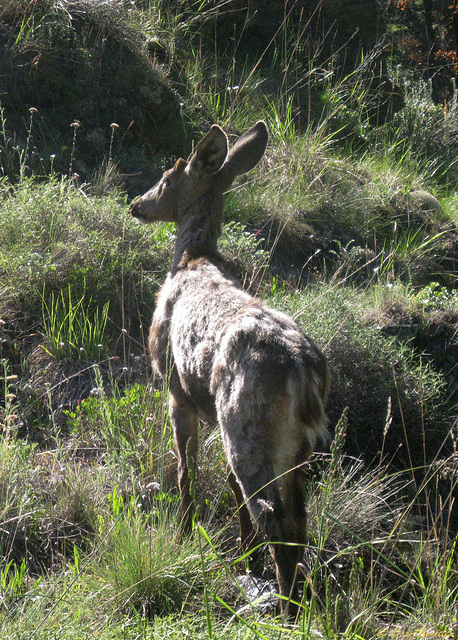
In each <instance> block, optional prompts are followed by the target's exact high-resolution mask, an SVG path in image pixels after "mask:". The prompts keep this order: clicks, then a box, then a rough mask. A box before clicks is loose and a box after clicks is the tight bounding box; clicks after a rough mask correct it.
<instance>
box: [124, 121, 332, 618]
mask: <svg viewBox="0 0 458 640" xmlns="http://www.w3.org/2000/svg"><path fill="white" fill-rule="evenodd" d="M267 139H268V134H267V128H266V125H265V124H264V122H262V121H260V122H258V123H257V124H256V125H255V126H254V127H252V128H251V129H249V130H248V131H247V132H246V133H245V134H244V135H242V136H241V137H240V138H239V139H238V140H237V142H236V143H235V144H234V146H233V147H232V149H231V150H230V151H229V153H228V140H227V137H226V134H225V133H224V132H223V131H222V129H220V127H218V126H217V125H213V126H212V128H211V129H210V131H209V132H208V133H207V134H206V135H205V136H204V137H203V139H202V140H201V141H200V142H199V144H198V145H197V147H196V149H195V152H194V153H193V154H192V156H191V158H190V160H189V161H188V162H186V161H185V160H183V159H179V160H178V161H177V162H176V164H175V166H174V167H173V169H170V170H169V171H166V172H165V173H164V175H163V176H162V178H161V180H159V182H158V183H157V184H156V185H155V186H154V187H153V188H152V189H150V190H149V191H148V192H147V193H145V195H143V196H141V197H139V198H137V199H136V200H135V201H134V202H133V203H132V209H131V212H132V215H133V216H135V217H136V218H138V219H139V220H141V221H143V222H155V221H157V220H163V221H169V222H175V223H176V225H177V231H176V240H175V249H174V256H173V263H172V267H171V270H170V273H169V275H168V277H167V280H166V282H165V284H164V285H163V287H162V289H161V291H160V292H159V294H158V298H157V305H156V310H155V312H154V315H153V321H152V325H151V330H150V334H149V348H150V352H151V357H152V361H153V367H154V369H155V371H156V372H157V373H159V374H160V375H161V376H162V377H164V378H165V376H166V375H168V376H169V384H170V396H169V410H170V419H171V422H172V425H173V429H174V435H175V439H176V445H177V449H178V479H179V488H180V495H181V518H182V530H183V531H185V532H186V531H189V530H190V529H191V525H192V515H193V509H192V498H191V492H190V471H189V467H190V466H191V468H192V469H194V470H195V469H197V465H196V454H197V428H198V420H199V418H202V419H203V420H205V421H207V422H211V423H218V424H219V427H220V429H221V437H222V442H223V446H224V451H225V454H226V456H227V460H228V462H229V467H230V472H229V482H230V485H231V487H232V489H233V490H234V494H235V498H236V502H237V506H238V510H239V516H240V537H241V541H242V543H247V542H248V541H249V540H250V537H251V536H252V533H253V531H252V525H251V520H250V514H251V517H252V519H253V520H254V522H255V523H256V524H257V525H258V527H259V528H260V529H261V530H262V531H263V532H264V534H265V536H266V538H267V542H268V543H269V548H270V551H271V554H272V556H273V559H274V562H275V568H276V573H277V580H278V585H279V593H280V596H281V597H280V608H281V611H282V612H285V613H288V615H295V614H296V613H297V605H295V604H294V603H293V602H291V601H297V598H298V587H297V578H296V574H297V563H298V561H299V560H300V558H301V554H302V553H303V547H304V545H305V542H306V538H305V525H306V510H305V498H304V486H303V478H302V477H301V469H300V467H301V465H302V463H303V462H304V461H305V460H306V459H307V457H308V456H309V455H310V454H311V452H312V449H313V447H314V444H315V441H316V438H317V436H323V435H325V434H326V416H325V411H324V407H325V403H326V399H327V395H328V389H329V373H328V367H327V365H326V361H325V358H324V356H323V354H322V353H321V352H320V351H319V349H318V348H317V347H316V346H315V344H314V343H313V342H312V340H310V338H308V337H306V336H305V335H304V334H303V333H302V331H301V330H300V329H299V327H298V326H297V325H296V324H295V323H294V322H293V320H292V319H291V318H289V317H288V316H287V315H285V314H283V313H280V312H279V311H275V310H273V309H270V308H268V307H267V306H266V305H264V304H263V303H262V302H261V301H260V300H258V299H255V298H253V297H252V296H250V295H249V294H248V293H246V292H245V291H243V290H242V288H241V286H240V285H239V284H238V283H237V281H236V280H234V278H232V277H231V275H229V273H228V271H227V268H226V265H225V262H224V259H223V258H222V256H221V255H220V254H219V252H218V249H217V242H218V238H219V236H220V235H221V225H222V222H223V194H224V192H225V191H226V190H227V189H228V188H229V187H230V185H231V184H232V182H233V180H234V179H235V178H236V177H237V176H239V175H241V174H243V173H246V172H247V171H250V170H251V169H252V168H253V167H254V166H255V165H256V164H257V163H258V161H259V160H260V159H261V158H262V156H263V154H264V151H265V148H266V145H267ZM247 507H248V509H247ZM285 543H286V544H285Z"/></svg>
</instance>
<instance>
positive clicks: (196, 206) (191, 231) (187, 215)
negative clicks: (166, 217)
mask: <svg viewBox="0 0 458 640" xmlns="http://www.w3.org/2000/svg"><path fill="white" fill-rule="evenodd" d="M222 218H223V198H222V195H221V194H219V193H218V194H214V193H206V194H204V195H203V196H201V197H200V198H199V199H198V200H196V201H194V202H193V203H192V205H190V206H189V207H188V208H187V209H185V210H184V211H183V215H182V216H181V221H180V222H179V224H178V227H177V237H176V240H175V251H174V256H173V264H172V274H175V273H176V271H177V270H178V268H180V267H183V266H185V265H186V264H187V262H188V261H189V260H194V259H197V258H202V257H209V258H212V257H213V258H214V257H219V252H218V238H219V237H220V235H221V226H222Z"/></svg>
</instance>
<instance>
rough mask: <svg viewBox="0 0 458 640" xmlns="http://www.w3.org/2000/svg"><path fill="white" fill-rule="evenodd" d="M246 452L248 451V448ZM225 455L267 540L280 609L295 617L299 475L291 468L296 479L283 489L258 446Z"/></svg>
mask: <svg viewBox="0 0 458 640" xmlns="http://www.w3.org/2000/svg"><path fill="white" fill-rule="evenodd" d="M226 442H227V437H226ZM229 450H230V449H229ZM226 451H228V449H227V448H226ZM245 452H246V453H248V451H247V449H245ZM228 458H229V462H230V464H231V467H232V469H233V472H234V475H235V476H236V477H237V480H238V484H239V485H240V487H241V491H242V494H243V497H244V499H245V502H246V504H247V506H248V509H249V511H250V513H251V515H252V517H253V519H254V520H255V521H256V522H257V524H258V526H259V527H260V529H261V530H262V531H263V533H264V535H265V536H266V539H267V542H268V543H269V549H270V552H271V555H272V557H273V560H274V563H275V570H276V574H277V581H278V588H279V593H280V596H281V599H280V610H281V612H282V613H284V614H285V615H287V616H289V617H292V618H294V617H296V615H297V613H298V606H297V605H295V604H294V603H293V602H290V599H291V600H294V601H296V602H297V600H298V597H299V590H298V584H297V563H298V562H299V561H300V559H301V556H302V553H303V545H304V544H305V532H303V531H302V528H303V527H305V518H306V516H305V506H304V504H303V502H302V499H303V492H302V490H301V488H300V483H299V477H298V476H297V477H296V475H297V474H296V473H295V472H294V471H292V472H290V473H291V474H293V477H294V478H295V480H294V481H293V480H292V479H291V480H289V481H288V482H287V483H284V482H283V483H282V484H284V485H285V486H286V485H289V486H288V488H287V491H285V492H283V491H282V489H281V482H280V480H279V479H278V478H276V475H275V472H274V468H273V464H272V461H271V459H270V456H269V455H268V454H267V453H265V454H263V453H262V450H261V449H260V447H259V446H258V447H255V448H254V449H253V451H252V454H251V455H250V454H248V457H247V458H244V456H232V459H231V456H230V454H229V455H228ZM289 475H290V474H288V476H289ZM288 491H292V492H293V496H292V497H288V498H287V499H283V496H282V494H283V493H288Z"/></svg>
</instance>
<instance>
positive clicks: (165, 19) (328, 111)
mask: <svg viewBox="0 0 458 640" xmlns="http://www.w3.org/2000/svg"><path fill="white" fill-rule="evenodd" d="M198 5H199V6H198ZM220 19H221V16H220V15H219V13H216V12H213V11H212V10H211V9H209V8H208V6H207V5H205V7H204V4H202V6H200V3H168V2H159V1H153V0H150V2H134V3H123V2H118V1H116V0H113V1H111V2H103V3H95V2H91V1H89V0H77V1H75V2H59V3H57V2H51V1H47V0H41V1H36V2H34V3H30V2H22V1H20V0H12V1H11V2H8V3H6V4H5V6H4V7H2V8H0V46H1V56H0V58H1V59H0V64H1V65H2V66H1V69H2V70H3V71H5V70H6V71H8V72H9V75H8V74H6V73H2V75H1V82H2V83H3V84H2V94H1V96H0V594H1V599H2V605H3V606H2V609H1V611H0V636H1V637H5V638H12V639H13V638H14V639H17V640H25V639H27V640H31V639H32V638H33V639H41V638H42V639H45V638H46V639H48V638H55V639H59V640H69V639H70V638H78V639H80V638H93V637H97V638H102V639H104V638H106V639H107V640H108V638H110V640H111V639H112V638H120V639H121V638H145V639H147V638H151V639H152V638H162V637H167V638H169V637H170V638H177V639H178V638H180V640H181V638H183V637H185V636H189V637H193V638H215V639H219V638H221V639H222V638H228V637H230V638H244V639H247V638H258V637H259V638H274V637H275V638H288V637H297V636H298V637H302V638H319V637H321V638H322V637H325V638H329V639H332V638H337V637H340V638H348V639H350V638H352V639H357V638H358V639H361V638H367V639H369V638H387V639H388V638H397V637H401V636H402V637H409V638H420V637H423V638H424V637H431V638H436V637H437V638H439V637H441V638H453V637H455V636H456V626H454V625H456V618H457V613H458V605H457V583H458V581H457V577H458V576H457V553H456V535H457V526H458V509H457V498H458V496H457V486H456V485H457V473H458V470H457V465H458V453H457V430H456V429H457V427H456V425H457V423H456V416H457V404H458V403H457V379H458V377H457V376H458V374H457V372H458V368H457V353H458V342H457V326H458V293H457V273H458V268H457V261H458V230H457V221H458V200H457V198H456V195H455V192H456V180H457V175H458V174H457V167H456V158H457V153H456V144H457V139H456V135H454V132H455V129H456V119H457V114H458V111H457V106H456V104H455V103H452V104H449V105H447V109H444V108H443V107H438V106H435V105H434V104H433V103H432V102H431V100H430V98H429V95H428V86H427V85H425V84H423V83H422V82H421V81H419V80H418V79H415V78H414V77H413V76H412V74H411V73H410V72H409V73H407V72H406V71H404V70H403V69H402V67H394V66H393V67H392V68H391V69H390V73H391V74H392V76H393V78H394V76H396V77H395V80H396V82H397V84H398V85H399V86H402V89H403V94H404V97H405V103H406V104H405V107H404V109H402V110H401V111H399V112H398V113H396V114H395V115H393V117H392V118H391V119H387V121H386V122H385V123H384V124H383V125H381V126H377V127H376V126H374V124H373V118H372V116H371V117H369V111H370V110H369V109H368V103H369V102H370V96H369V95H368V93H367V87H366V84H365V82H364V77H365V73H366V71H367V67H366V66H365V65H366V64H368V63H366V61H365V60H363V61H362V62H361V65H360V67H357V68H356V69H355V70H354V71H353V72H351V73H348V72H347V71H346V72H345V73H344V72H342V71H339V68H338V67H337V66H336V65H337V61H336V59H334V58H333V57H332V56H331V57H329V58H328V59H327V60H324V61H323V59H319V58H318V56H317V55H315V54H310V51H309V50H308V48H307V45H306V42H304V41H303V40H302V39H301V37H300V36H301V28H299V26H300V25H298V24H296V23H293V22H291V20H292V17H291V16H289V17H288V16H285V17H284V18H283V19H282V20H283V21H280V23H279V25H278V31H277V32H276V33H277V35H276V37H275V38H274V39H272V41H271V43H270V45H269V47H268V48H267V49H264V48H259V47H258V48H257V50H256V51H255V50H254V48H253V47H252V48H251V49H250V47H249V46H248V47H247V46H246V42H245V43H244V39H243V38H242V37H241V38H240V40H238V41H237V40H236V39H235V40H231V39H230V38H228V39H227V42H230V44H229V45H227V46H222V41H221V40H220V39H218V38H221V36H218V33H220V29H221V22H218V21H220ZM242 29H243V25H242ZM242 35H243V31H242ZM250 37H251V36H250ZM237 42H238V44H237ZM224 43H225V44H226V40H224ZM113 52H114V53H113ZM108 54H110V55H108ZM134 60H135V61H136V63H135V64H134V63H133V61H134ZM5 65H6V66H5ZM41 65H42V66H41ZM106 65H108V67H107V66H106ZM75 69H78V76H77V78H76V81H74V82H73V81H72V80H75V73H76V71H75ZM94 69H96V70H97V74H95V72H94ZM102 80H103V82H102ZM59 82H60V83H61V84H59ZM8 83H9V84H8ZM102 89H103V91H102ZM158 96H159V97H158ZM165 113H167V119H166V122H165V123H164V122H163V123H162V124H160V123H161V116H162V115H163V114H165ZM56 114H57V115H56ZM371 114H373V111H371ZM259 118H262V119H264V120H265V121H266V123H267V125H268V128H269V133H270V142H269V146H268V150H267V153H266V156H265V158H264V159H263V161H262V162H261V163H260V164H259V165H258V166H257V167H256V169H255V170H254V171H253V172H251V173H250V174H249V175H248V176H246V178H245V179H244V180H243V181H240V182H239V183H238V184H237V185H236V186H235V188H233V189H232V190H231V192H230V193H229V194H228V195H227V201H226V210H225V211H226V225H225V228H224V231H223V236H222V238H221V240H220V248H221V251H222V253H223V254H224V255H225V256H226V258H227V259H228V261H229V262H230V267H231V270H232V271H233V273H234V274H236V275H237V276H238V277H239V278H240V280H241V281H242V282H243V283H244V286H245V287H246V288H247V289H248V290H250V291H251V292H252V293H254V294H256V295H258V296H259V297H261V298H263V299H264V300H266V301H267V302H268V303H269V304H271V305H272V306H274V307H275V308H278V309H282V310H285V311H286V312H287V313H289V314H291V315H292V316H293V317H294V318H295V319H296V320H297V321H298V323H299V324H300V326H302V327H303V329H304V331H306V333H307V334H309V335H311V336H313V338H314V339H315V340H316V342H317V343H318V344H319V345H320V347H321V348H322V349H323V351H324V353H325V354H326V356H327V357H328V359H329V363H330V367H331V370H332V376H333V386H332V392H331V397H330V401H329V411H328V414H329V417H330V426H331V430H332V432H333V434H335V438H334V439H333V442H332V443H328V444H326V443H323V445H322V448H321V449H322V450H321V451H319V452H317V454H316V455H315V456H314V457H313V459H312V461H311V462H310V464H309V465H308V467H307V469H306V475H307V479H308V486H309V499H308V503H309V507H308V509H309V514H310V517H309V533H308V538H309V547H308V549H307V552H306V555H305V558H304V568H303V574H304V575H303V578H304V585H306V588H304V616H303V619H302V620H301V621H300V624H299V625H298V626H297V627H296V628H288V627H287V626H285V625H284V624H283V622H282V621H281V620H280V619H278V618H276V617H275V611H274V609H273V606H272V599H269V598H268V597H267V598H266V599H265V601H264V603H263V604H262V606H261V605H260V604H259V602H257V601H258V600H260V599H261V592H260V591H259V589H258V590H256V589H255V588H253V586H252V585H250V583H249V581H248V582H247V579H246V572H247V568H249V569H250V570H251V572H252V574H253V575H254V576H262V578H261V586H262V587H263V588H264V591H266V590H267V592H268V593H269V592H270V591H275V585H274V583H273V575H274V572H273V568H272V566H271V564H270V557H269V555H268V553H267V552H266V550H265V548H264V546H263V541H262V539H260V540H259V545H260V546H259V549H258V552H257V553H256V554H255V557H253V558H247V557H243V556H241V552H240V549H239V548H238V547H237V542H236V538H237V524H236V517H235V513H234V511H235V507H234V504H233V499H232V495H231V493H230V491H229V487H228V485H227V482H226V468H225V461H224V459H223V454H222V451H221V447H220V442H219V434H218V431H217V430H212V429H210V427H208V426H205V425H202V430H201V434H202V437H201V443H200V462H199V469H198V471H199V474H198V478H197V480H196V494H197V496H198V499H199V505H200V510H199V515H198V518H197V519H196V523H195V530H194V533H193V535H192V537H190V538H189V539H188V540H184V541H183V540H178V536H177V524H178V523H177V512H178V495H177V489H176V458H175V454H174V452H173V438H172V435H171V432H170V425H169V422H168V416H167V388H166V385H165V386H162V385H161V384H159V383H158V381H157V380H154V379H152V376H151V372H150V369H149V358H148V352H147V347H146V343H147V334H148V329H149V323H150V320H151V315H152V312H153V309H154V304H155V295H156V293H157V291H158V289H159V287H160V285H161V283H162V282H163V280H164V278H165V275H166V273H167V270H168V267H169V263H170V260H171V255H172V247H173V240H174V235H173V234H174V230H173V227H172V226H170V225H167V224H158V225H155V226H153V227H146V226H141V225H139V224H137V222H136V221H135V220H133V219H131V218H130V216H129V207H128V204H129V201H130V199H131V197H132V196H133V195H135V194H137V193H139V192H141V191H142V190H146V189H147V188H148V187H149V186H151V185H152V184H153V183H154V181H155V180H156V179H157V178H158V177H159V175H160V174H161V171H162V170H163V169H164V168H165V167H168V166H170V164H171V163H173V162H174V160H175V159H176V157H177V156H178V155H180V154H185V153H187V151H188V150H189V149H190V148H191V145H192V142H193V141H197V140H198V139H199V137H200V136H201V135H202V134H203V133H205V132H206V131H207V129H208V128H209V126H211V124H213V123H214V122H217V123H219V124H220V125H221V126H223V127H224V128H225V130H226V131H227V133H228V134H229V136H230V137H231V138H233V139H235V137H236V136H237V135H239V134H240V133H241V132H242V131H243V130H244V129H245V128H247V127H248V126H250V125H252V124H253V122H254V121H256V120H257V119H259ZM158 122H159V125H158ZM132 123H134V124H132ZM158 127H159V129H161V128H162V133H161V136H160V137H158V136H157V135H156V133H155V131H156V130H157V128H158ZM62 132H64V133H62ZM253 600H255V603H253V602H252V601H253ZM453 634H455V636H454V635H453Z"/></svg>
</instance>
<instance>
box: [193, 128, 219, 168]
mask: <svg viewBox="0 0 458 640" xmlns="http://www.w3.org/2000/svg"><path fill="white" fill-rule="evenodd" d="M226 156H227V136H226V134H225V133H224V131H223V130H222V129H221V128H220V127H218V125H216V124H214V125H213V126H212V128H211V129H210V131H209V132H208V133H207V134H206V135H205V136H204V137H203V138H202V140H201V141H200V142H199V144H198V145H197V147H196V150H195V151H194V153H193V154H192V156H191V159H190V161H189V166H190V167H191V169H192V171H193V172H196V174H197V176H198V177H204V176H209V175H212V174H213V173H216V172H217V171H219V169H220V168H221V167H222V165H223V163H224V161H225V159H226Z"/></svg>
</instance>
